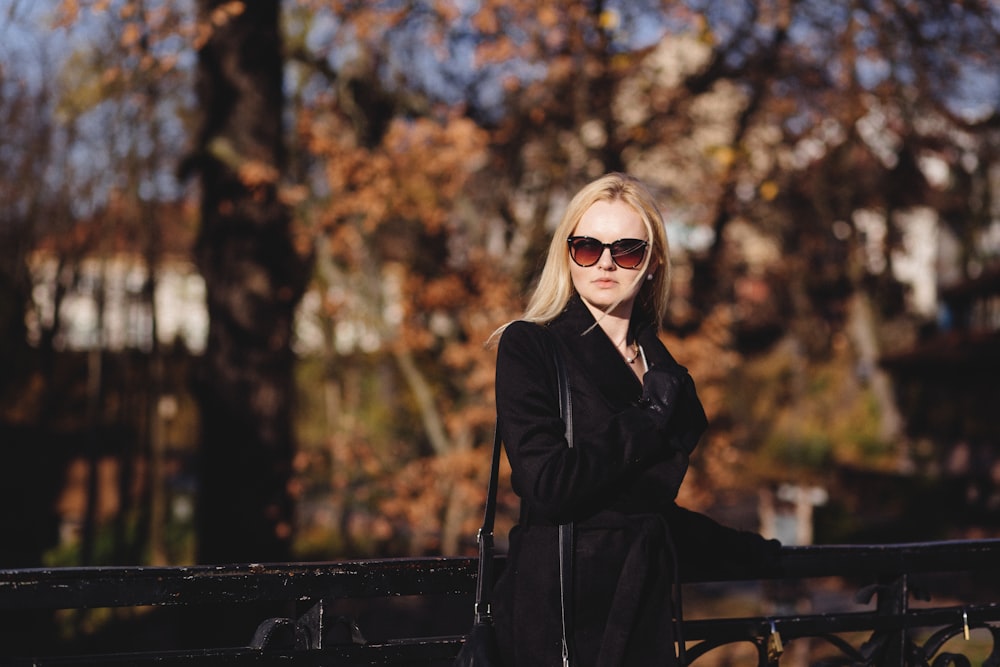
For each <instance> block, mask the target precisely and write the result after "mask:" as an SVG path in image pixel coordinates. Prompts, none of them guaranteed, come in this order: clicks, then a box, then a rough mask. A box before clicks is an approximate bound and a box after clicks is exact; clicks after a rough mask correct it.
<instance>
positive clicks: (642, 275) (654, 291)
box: [489, 172, 671, 342]
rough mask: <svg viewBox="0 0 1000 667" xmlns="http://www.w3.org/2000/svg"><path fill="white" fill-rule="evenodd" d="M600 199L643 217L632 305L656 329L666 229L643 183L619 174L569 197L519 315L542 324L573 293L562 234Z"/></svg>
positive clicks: (666, 286) (662, 300)
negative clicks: (642, 252)
mask: <svg viewBox="0 0 1000 667" xmlns="http://www.w3.org/2000/svg"><path fill="white" fill-rule="evenodd" d="M598 201H606V202H615V201H622V202H624V203H626V204H628V205H629V206H631V207H632V208H633V209H634V210H635V211H636V213H638V214H639V217H640V218H642V223H643V225H644V226H645V227H646V233H647V234H648V235H649V248H650V252H648V253H646V257H645V259H644V260H643V264H642V266H641V267H640V270H639V271H638V272H637V274H636V281H637V282H641V283H642V285H641V287H640V288H639V293H638V295H637V296H636V301H635V303H636V307H639V308H644V309H646V311H647V314H648V315H649V316H650V317H652V318H653V321H654V323H655V325H656V327H657V328H659V327H660V325H661V323H662V322H663V319H664V317H665V316H666V312H667V297H668V296H669V294H670V273H671V265H670V246H669V245H668V242H667V231H666V228H665V227H664V224H663V216H662V215H661V214H660V209H659V208H658V207H657V205H656V200H655V199H654V198H653V195H652V194H651V193H650V192H649V190H648V189H647V188H646V186H645V185H644V184H643V183H642V181H640V180H639V179H637V178H635V177H634V176H630V175H628V174H623V173H619V172H611V173H609V174H605V175H604V176H602V177H600V178H598V179H597V180H595V181H592V182H591V183H589V184H587V185H585V186H584V187H583V188H582V189H581V190H580V191H579V192H577V193H576V195H575V196H574V197H573V199H572V200H571V201H570V203H569V205H568V206H567V207H566V211H565V212H564V213H563V217H562V220H560V222H559V226H558V227H556V231H555V233H553V235H552V241H551V242H550V243H549V254H548V256H547V257H546V259H545V266H544V267H543V268H542V274H541V276H540V277H539V279H538V284H537V285H536V287H535V290H534V292H533V293H532V295H531V298H530V299H529V300H528V307H527V308H526V309H525V311H524V315H522V316H521V318H520V319H522V320H526V321H528V322H536V323H539V324H546V323H548V322H551V321H552V320H554V319H555V318H556V317H557V316H558V315H559V313H561V312H562V311H563V310H564V309H565V308H566V304H567V303H569V300H570V298H571V297H572V296H573V291H574V290H573V280H572V278H571V277H570V271H569V262H570V259H569V249H568V248H567V246H566V238H567V237H569V236H570V235H571V234H572V233H573V231H574V230H575V229H576V226H577V225H578V224H579V223H580V218H582V217H583V214H584V213H586V211H587V209H589V208H590V207H591V206H592V205H593V204H594V203H596V202H598ZM654 261H655V262H656V263H657V269H656V272H655V273H654V274H653V278H652V280H646V271H647V270H648V269H649V266H650V265H651V264H652V263H653V262H654ZM615 305H617V304H615ZM612 308H614V305H613V306H612ZM609 310H610V309H609ZM509 324H510V322H508V323H506V324H504V325H503V326H501V327H500V328H498V329H497V330H496V331H494V332H493V334H492V335H491V336H490V339H489V342H493V341H495V340H496V339H497V338H498V337H499V335H500V334H501V333H503V330H504V329H506V328H507V326H508V325H509Z"/></svg>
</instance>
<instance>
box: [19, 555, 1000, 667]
mask: <svg viewBox="0 0 1000 667" xmlns="http://www.w3.org/2000/svg"><path fill="white" fill-rule="evenodd" d="M498 561H499V562H498V564H497V569H498V571H499V570H501V569H502V567H503V558H502V557H501V558H499V559H498ZM475 576H476V563H475V561H474V560H473V559H468V558H417V559H387V560H365V561H349V562H330V563H305V564H266V565H260V564H241V565H228V566H197V567H166V568H161V567H93V568H57V569H15V570H0V664H3V665H108V664H114V665H125V664H130V665H132V664H134V665H153V664H157V665H165V664H166V665H174V664H177V665H262V664H279V663H280V664H288V665H292V664H294V665H330V666H338V665H339V666H345V665H346V666H359V665H414V666H416V665H423V666H428V667H430V666H436V665H449V664H450V662H451V661H452V659H453V657H454V656H455V655H456V654H457V652H458V649H459V647H460V645H461V642H462V633H463V632H464V631H465V630H467V629H468V627H469V626H470V625H471V620H472V618H471V617H472V607H471V598H472V593H473V590H474V587H475ZM830 578H835V579H836V580H837V581H838V582H839V583H838V589H839V590H841V591H843V590H845V587H846V589H847V590H848V591H849V595H848V596H847V598H848V599H849V600H850V602H851V604H849V605H845V608H844V609H837V610H831V609H822V610H816V609H813V610H805V611H803V610H801V609H798V608H796V607H795V605H794V604H785V605H782V604H770V607H771V608H772V611H773V613H772V612H768V613H762V614H751V615H743V616H740V615H735V616H728V615H725V614H723V615H718V616H712V617H709V618H689V619H685V622H684V633H685V638H686V640H687V642H688V644H687V651H686V652H687V657H688V660H689V661H690V662H692V663H694V664H695V665H713V664H729V665H732V664H757V665H778V664H782V665H792V664H793V662H792V661H793V655H792V654H793V651H791V649H792V648H793V647H796V646H799V647H802V646H804V645H805V644H808V645H809V647H810V649H809V651H805V652H803V651H796V652H794V653H795V656H794V661H795V664H799V662H800V661H802V660H805V661H807V664H814V665H824V666H835V665H852V666H853V665H880V666H889V665H900V666H902V665H927V666H928V667H946V666H947V665H955V666H956V667H963V666H964V665H972V664H976V663H979V664H982V665H984V667H1000V641H998V640H1000V624H998V622H1000V603H998V600H1000V540H975V541H948V542H929V543H911V544H893V545H835V546H815V547H786V548H784V549H783V552H782V557H781V566H780V568H779V571H778V572H769V573H766V574H765V573H761V574H760V576H759V577H757V578H755V579H738V580H737V579H726V578H724V577H719V578H712V577H707V578H701V579H699V580H687V581H685V582H684V586H685V589H687V588H689V587H697V586H714V587H716V590H717V591H718V590H721V591H723V594H725V593H724V591H726V590H728V589H727V588H726V587H727V586H728V587H732V586H737V587H739V586H742V587H743V590H744V591H745V590H747V588H746V587H747V586H751V587H752V586H757V587H759V588H751V589H750V590H751V591H757V593H758V594H759V595H760V596H762V597H766V596H768V595H769V594H770V593H773V592H775V591H777V590H779V589H782V588H783V587H784V590H786V591H787V590H795V591H797V593H796V594H795V595H796V596H798V597H800V598H801V597H808V596H809V593H810V591H813V590H814V589H815V588H818V587H822V586H825V585H826V584H824V583H823V582H825V581H827V580H829V579H830ZM928 593H933V596H929V595H928ZM779 597H780V596H779ZM929 597H930V599H927V598H929ZM787 602H788V601H787V600H786V603H787ZM394 604H395V605H396V606H397V607H398V606H400V605H402V607H404V608H405V609H407V610H408V614H402V613H401V612H400V611H399V610H398V609H397V610H396V611H393V610H392V605H394ZM764 606H768V605H767V604H765V605H764ZM857 607H860V610H859V609H857ZM359 609H361V610H362V611H361V612H360V613H359V612H358V610H359ZM60 610H61V611H60ZM82 610H90V611H82ZM98 610H106V611H107V616H109V617H110V618H112V619H113V618H114V617H115V616H116V614H117V615H119V616H121V615H122V613H123V611H127V613H126V616H127V618H128V620H127V621H126V622H118V623H117V624H115V622H113V621H105V623H104V625H105V626H106V627H112V628H114V631H113V632H110V633H108V634H107V636H105V637H104V638H103V639H102V640H101V641H90V642H88V641H80V640H76V641H65V642H62V641H59V637H60V632H61V630H60V627H63V626H65V625H67V624H73V623H76V624H77V627H75V634H76V635H84V636H86V635H87V628H86V627H81V619H82V618H85V617H86V614H88V613H89V614H93V613H96V612H97V611H98ZM164 610H170V611H171V615H170V617H169V618H170V619H171V620H169V621H168V619H167V618H166V617H165V616H163V615H160V614H158V612H161V611H164ZM686 611H687V608H686ZM53 618H54V619H55V620H53ZM137 619H138V620H137ZM177 619H187V620H188V623H189V624H191V623H193V624H195V625H197V626H198V630H199V632H196V633H192V634H191V636H197V637H200V638H202V641H203V643H202V644H198V645H189V642H190V641H192V640H191V639H190V637H188V638H185V639H184V640H180V639H177V640H176V643H172V642H174V639H173V637H172V635H171V633H170V632H168V631H167V630H166V625H167V623H168V622H174V621H176V620H177ZM39 623H43V624H51V628H48V629H47V630H46V631H39V627H38V624H39ZM60 624H61V625H60ZM97 625H100V624H97ZM136 628H141V630H139V629H136ZM94 632H97V633H98V634H99V631H97V630H95V631H94ZM227 632H228V633H233V632H235V633H236V634H230V635H229V636H231V637H236V638H235V639H228V638H227V634H226V633H227ZM973 635H975V637H974V639H975V641H968V642H967V641H966V640H970V639H973ZM148 637H153V638H154V640H150V639H147V638H148ZM205 638H211V641H208V640H205ZM219 642H222V644H219ZM227 642H228V643H227ZM181 644H183V645H181ZM738 646H742V650H744V653H742V654H741V655H742V656H744V657H743V658H742V659H737V658H732V657H726V658H725V659H723V660H721V662H720V658H719V656H720V655H721V654H723V653H725V652H726V651H731V650H733V649H734V647H738ZM966 647H969V648H970V649H972V647H975V651H971V650H965V649H966ZM747 656H749V657H747Z"/></svg>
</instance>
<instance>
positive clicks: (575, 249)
mask: <svg viewBox="0 0 1000 667" xmlns="http://www.w3.org/2000/svg"><path fill="white" fill-rule="evenodd" d="M569 247H570V251H571V253H572V255H573V261H574V262H576V263H577V264H579V265H580V266H592V265H594V264H597V260H599V259H600V258H601V253H603V252H604V246H603V245H602V244H601V242H600V241H597V240H596V239H590V238H578V239H573V240H572V242H571V243H570V246H569Z"/></svg>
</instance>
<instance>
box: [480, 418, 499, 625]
mask: <svg viewBox="0 0 1000 667" xmlns="http://www.w3.org/2000/svg"><path fill="white" fill-rule="evenodd" d="M499 479H500V425H499V424H497V425H496V426H494V428H493V463H492V464H491V465H490V483H489V486H488V487H487V490H486V510H485V512H484V513H483V526H482V528H480V529H479V533H478V534H477V535H476V542H477V543H478V544H479V569H478V571H477V573H476V607H475V622H476V623H488V622H489V621H490V620H491V619H492V618H493V610H492V608H491V605H490V603H491V601H492V595H493V552H494V541H493V525H494V520H495V518H496V513H497V487H498V486H499Z"/></svg>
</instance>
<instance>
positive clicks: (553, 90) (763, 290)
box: [0, 0, 1000, 567]
mask: <svg viewBox="0 0 1000 667" xmlns="http://www.w3.org/2000/svg"><path fill="white" fill-rule="evenodd" d="M998 62H1000V7H998V5H997V4H996V3H995V2H991V1H990V0H967V1H965V2H944V1H942V2H906V1H902V2H879V1H875V0H872V1H863V0H862V1H858V0H852V1H844V2H828V1H827V0H773V1H770V0H759V1H756V2H749V1H748V2H742V1H739V0H733V1H731V2H709V1H707V0H691V1H688V2H681V1H676V2H671V1H666V0H663V1H658V0H638V1H626V0H620V1H613V0H605V1H601V0H590V1H582V0H581V1H572V0H559V1H555V0H553V1H552V2H542V3H539V2H536V1H534V0H531V1H527V0H505V1H504V2H499V1H496V0H392V1H390V0H385V1H380V0H366V1H362V2H354V1H349V0H284V1H283V2H278V1H277V0H254V1H253V2H240V1H229V2H226V1H219V0H214V1H212V0H170V1H168V0H89V1H88V0H63V1H57V0H42V1H36V0H31V1H27V0H0V126H2V128H3V129H2V133H0V325H2V328H0V336H2V337H3V338H2V341H0V369H2V371H0V372H2V376H0V377H2V385H0V451H2V463H0V567H33V566H43V565H44V566H59V565H101V564H108V565H128V564H152V565H183V564H192V563H223V562H247V561H254V562H262V561H285V560H329V559H342V558H364V557H382V556H407V555H439V554H443V555H459V554H462V555H469V554H471V553H474V547H475V544H474V539H475V531H476V528H477V527H478V523H479V522H480V520H481V517H482V502H483V498H484V494H485V486H486V479H487V476H488V472H489V447H490V445H491V442H492V428H493V419H494V411H493V385H492V383H493V372H494V357H495V351H494V350H492V349H489V348H487V347H486V346H485V342H486V340H487V338H488V337H489V335H490V333H491V332H492V331H493V330H494V329H495V328H496V327H498V326H500V325H501V324H503V323H505V322H506V321H508V320H510V319H512V318H515V317H517V316H518V314H519V313H520V312H521V309H522V307H523V305H524V303H525V296H526V294H527V293H528V292H529V290H530V288H531V286H532V283H533V280H534V279H535V278H536V276H537V273H538V271H539V269H540V267H541V262H542V259H543V256H544V252H545V249H546V247H547V243H548V238H549V236H550V234H551V231H552V229H553V227H554V225H555V223H556V221H557V220H558V217H559V215H560V214H561V213H562V210H563V207H564V205H565V204H566V202H567V201H568V199H569V197H571V196H572V194H573V193H575V191H576V190H577V189H578V188H579V187H580V186H581V185H583V184H584V183H586V182H588V181H590V180H591V179H593V178H595V177H597V176H599V175H601V174H603V173H605V172H607V171H611V170H624V171H628V172H631V173H633V174H635V175H637V176H639V177H640V178H642V179H644V180H645V181H646V182H647V183H648V184H649V185H650V186H651V188H652V189H653V190H654V191H655V193H656V194H657V197H658V199H659V201H660V203H661V206H662V210H663V212H664V215H665V218H666V220H667V226H668V234H669V237H670V241H671V244H672V246H671V253H672V255H673V261H674V283H673V291H672V301H671V309H670V313H669V317H668V319H667V321H666V322H665V323H664V331H665V333H664V339H665V341H666V343H667V345H668V347H669V348H670V349H671V350H672V352H673V353H674V355H675V356H676V357H677V358H678V360H680V362H681V363H683V364H684V365H686V366H688V367H689V368H690V370H691V372H692V374H693V376H694V377H695V379H696V381H697V384H698V389H699V392H700V395H701V396H702V399H703V402H704V404H705V407H706V410H707V412H708V414H709V418H710V421H711V428H710V430H709V432H708V433H707V434H706V436H705V438H704V439H703V441H702V443H701V444H700V446H699V449H698V450H697V451H696V453H695V455H694V457H693V461H692V469H691V471H690V474H689V476H688V479H687V480H686V482H685V486H684V488H683V489H682V492H681V499H680V502H681V503H682V504H684V505H686V506H688V507H691V508H694V509H698V510H701V511H705V512H707V513H709V514H710V515H712V516H714V517H715V518H717V519H719V520H721V521H724V522H727V523H730V524H731V525H735V526H738V527H742V528H747V529H753V530H761V531H762V532H765V533H766V534H769V535H775V536H778V537H780V538H781V539H782V540H783V541H784V542H785V543H786V544H810V543H831V542H859V543H860V542H892V541H917V540H921V541H922V540H936V539H951V538H963V537H985V536H993V537H996V536H1000V422H998V420H997V419H996V411H997V407H998V405H1000V402H998V391H997V386H998V385H997V380H996V378H997V373H998V371H1000V333H998V331H1000V69H998V67H997V63H998ZM505 472H508V471H505ZM501 500H502V508H501V512H502V514H503V516H502V518H501V520H500V523H501V525H500V527H499V529H498V536H500V537H501V538H502V536H503V535H504V534H505V531H506V528H507V527H509V525H510V524H511V522H512V521H513V519H514V516H515V514H516V499H515V498H513V497H512V496H511V494H510V492H509V490H506V489H505V490H504V491H503V492H502V499H501ZM501 541H502V540H501Z"/></svg>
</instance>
